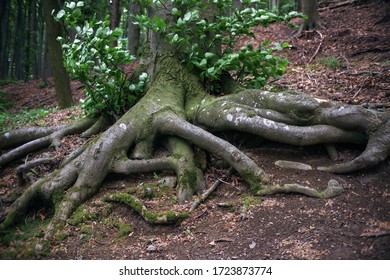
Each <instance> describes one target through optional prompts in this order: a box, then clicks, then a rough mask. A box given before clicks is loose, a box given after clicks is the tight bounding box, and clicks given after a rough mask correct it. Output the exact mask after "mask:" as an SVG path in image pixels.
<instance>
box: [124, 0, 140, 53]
mask: <svg viewBox="0 0 390 280" xmlns="http://www.w3.org/2000/svg"><path fill="white" fill-rule="evenodd" d="M140 11H141V7H140V5H139V4H138V3H134V1H130V3H129V17H128V26H127V40H128V42H127V43H128V49H129V51H130V53H131V54H133V55H135V56H138V49H139V45H140V29H139V27H138V25H136V24H134V23H133V21H134V20H133V18H132V16H131V15H136V14H139V13H140Z"/></svg>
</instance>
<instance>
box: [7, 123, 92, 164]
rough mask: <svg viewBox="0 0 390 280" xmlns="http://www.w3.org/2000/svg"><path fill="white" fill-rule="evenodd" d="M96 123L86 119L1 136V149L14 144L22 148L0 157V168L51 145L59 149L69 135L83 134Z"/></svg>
mask: <svg viewBox="0 0 390 280" xmlns="http://www.w3.org/2000/svg"><path fill="white" fill-rule="evenodd" d="M94 123H95V120H93V119H89V118H85V119H81V120H79V121H78V122H76V123H74V124H72V125H69V126H65V127H55V128H52V129H50V128H47V129H46V128H44V129H42V128H26V129H18V130H14V131H12V132H7V133H4V134H3V135H1V139H0V140H1V142H0V143H1V144H0V146H1V147H3V148H5V147H10V146H13V145H14V143H17V144H19V145H21V146H18V147H16V148H14V149H12V150H10V151H8V152H6V153H4V154H2V155H1V156H0V168H1V167H3V166H5V165H7V164H9V163H10V162H12V161H14V160H16V159H19V158H21V157H23V156H25V155H27V154H29V153H31V152H35V151H38V150H40V149H43V148H46V147H48V146H50V145H53V146H54V147H56V148H58V147H59V146H60V142H61V139H62V138H64V137H65V136H67V135H72V134H77V133H82V132H84V131H85V130H87V129H88V128H89V127H90V126H91V125H93V124H94Z"/></svg>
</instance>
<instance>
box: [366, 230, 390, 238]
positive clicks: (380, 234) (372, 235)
mask: <svg viewBox="0 0 390 280" xmlns="http://www.w3.org/2000/svg"><path fill="white" fill-rule="evenodd" d="M386 235H390V231H384V232H378V233H363V234H362V235H360V236H362V237H382V236H386Z"/></svg>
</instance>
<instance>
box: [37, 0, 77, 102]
mask: <svg viewBox="0 0 390 280" xmlns="http://www.w3.org/2000/svg"><path fill="white" fill-rule="evenodd" d="M42 4H43V6H42V7H43V16H44V19H45V22H46V30H47V39H48V48H49V53H50V62H51V69H52V72H53V77H54V83H55V89H56V97H57V102H58V106H59V107H61V108H66V107H70V106H72V105H73V99H72V92H71V89H70V80H69V76H68V73H67V72H66V69H65V67H64V64H63V61H62V48H61V44H60V43H59V42H58V41H57V37H58V36H62V35H63V33H62V26H61V24H60V23H59V22H56V21H55V20H54V18H53V16H52V11H53V10H54V11H57V12H58V11H59V10H60V7H59V6H58V1H57V0H47V1H43V2H42Z"/></svg>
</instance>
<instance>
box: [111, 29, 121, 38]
mask: <svg viewBox="0 0 390 280" xmlns="http://www.w3.org/2000/svg"><path fill="white" fill-rule="evenodd" d="M122 34H123V30H122V28H120V27H117V28H115V29H114V31H112V34H111V35H112V36H114V37H117V38H118V37H120V36H122Z"/></svg>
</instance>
